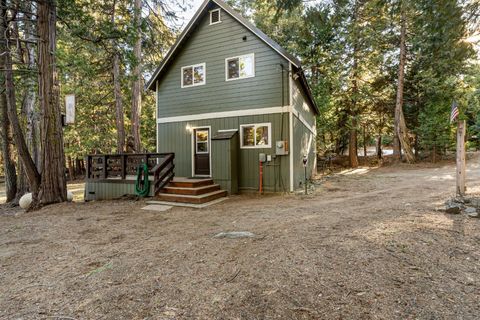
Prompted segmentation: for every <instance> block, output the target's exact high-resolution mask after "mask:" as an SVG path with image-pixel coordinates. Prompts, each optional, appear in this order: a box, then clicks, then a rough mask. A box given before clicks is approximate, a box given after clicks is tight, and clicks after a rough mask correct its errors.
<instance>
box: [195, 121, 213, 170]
mask: <svg viewBox="0 0 480 320" xmlns="http://www.w3.org/2000/svg"><path fill="white" fill-rule="evenodd" d="M197 129H208V161H209V164H208V166H209V168H208V169H209V172H210V173H209V174H208V175H198V174H195V148H196V146H195V130H197ZM191 130H192V131H191V136H192V177H211V176H212V126H198V127H191Z"/></svg>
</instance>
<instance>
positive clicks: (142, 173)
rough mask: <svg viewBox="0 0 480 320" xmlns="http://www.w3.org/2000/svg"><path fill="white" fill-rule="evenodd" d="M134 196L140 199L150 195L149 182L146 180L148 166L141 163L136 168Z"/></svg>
mask: <svg viewBox="0 0 480 320" xmlns="http://www.w3.org/2000/svg"><path fill="white" fill-rule="evenodd" d="M135 194H136V195H137V196H140V197H146V196H148V195H149V194H150V180H148V166H147V164H146V163H141V164H139V165H138V167H137V179H136V180H135Z"/></svg>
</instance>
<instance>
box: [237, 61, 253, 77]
mask: <svg viewBox="0 0 480 320" xmlns="http://www.w3.org/2000/svg"><path fill="white" fill-rule="evenodd" d="M253 64H254V60H253V56H245V57H242V59H240V77H242V78H244V77H251V76H253Z"/></svg>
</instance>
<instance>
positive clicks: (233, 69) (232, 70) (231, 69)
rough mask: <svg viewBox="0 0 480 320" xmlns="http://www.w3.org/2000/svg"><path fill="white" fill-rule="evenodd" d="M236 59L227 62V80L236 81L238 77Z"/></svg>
mask: <svg viewBox="0 0 480 320" xmlns="http://www.w3.org/2000/svg"><path fill="white" fill-rule="evenodd" d="M238 63H239V61H238V58H235V59H230V60H228V61H227V65H228V79H236V78H238V76H239V67H238Z"/></svg>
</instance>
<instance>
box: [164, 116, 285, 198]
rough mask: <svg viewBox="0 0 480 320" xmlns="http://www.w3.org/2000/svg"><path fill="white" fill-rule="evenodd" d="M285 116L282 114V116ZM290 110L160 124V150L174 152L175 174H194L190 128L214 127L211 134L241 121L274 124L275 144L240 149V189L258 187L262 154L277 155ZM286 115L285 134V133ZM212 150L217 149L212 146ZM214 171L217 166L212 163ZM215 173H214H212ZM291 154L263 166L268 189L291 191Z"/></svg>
mask: <svg viewBox="0 0 480 320" xmlns="http://www.w3.org/2000/svg"><path fill="white" fill-rule="evenodd" d="M282 115H283V116H282ZM288 116H289V114H288V113H283V114H282V113H276V114H266V115H253V116H242V117H229V118H219V119H209V120H197V121H182V122H172V123H161V124H158V151H159V152H174V153H175V175H176V176H178V177H191V176H192V132H191V131H190V130H188V129H187V128H194V127H204V126H211V134H214V133H216V132H217V131H218V130H226V129H238V130H240V125H241V124H254V123H267V122H270V123H271V124H272V137H271V140H272V143H271V145H272V147H271V148H261V149H241V148H240V149H239V150H238V168H239V172H238V180H239V189H240V190H258V187H259V162H258V156H259V154H260V153H265V154H270V155H274V154H275V142H276V141H277V140H288V136H289V132H288V125H289V122H288V121H289V120H288ZM282 117H283V135H282ZM211 151H212V153H214V152H216V150H214V149H212V150H211ZM212 170H215V166H214V165H212ZM212 173H213V172H212ZM288 186H289V156H278V157H277V158H276V159H275V160H274V161H272V162H271V163H269V164H267V165H266V166H265V167H264V188H265V190H266V191H284V190H285V191H288Z"/></svg>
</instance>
